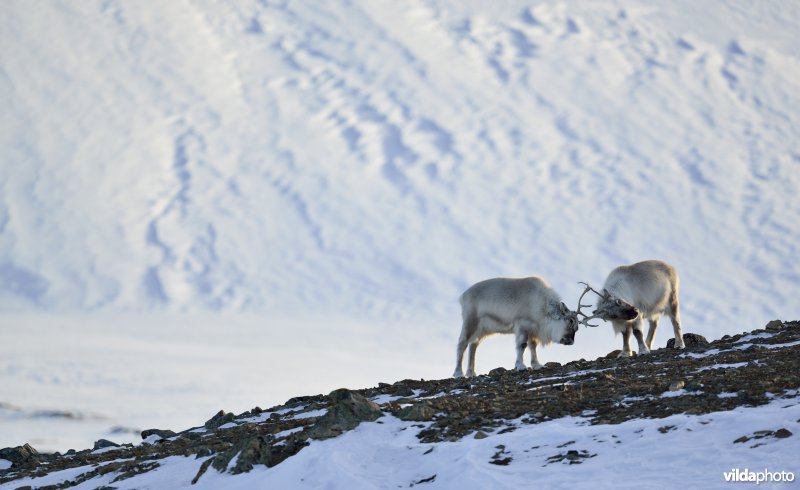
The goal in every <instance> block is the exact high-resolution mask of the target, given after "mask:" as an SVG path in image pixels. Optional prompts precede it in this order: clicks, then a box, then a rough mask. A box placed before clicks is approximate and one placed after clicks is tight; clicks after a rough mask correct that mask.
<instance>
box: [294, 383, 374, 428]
mask: <svg viewBox="0 0 800 490" xmlns="http://www.w3.org/2000/svg"><path fill="white" fill-rule="evenodd" d="M328 400H329V401H330V404H331V405H330V408H329V409H328V412H327V413H326V414H325V415H323V416H322V417H320V419H319V420H317V422H316V423H315V424H314V425H313V426H312V427H311V428H310V429H309V430H308V435H309V437H312V438H314V439H328V438H331V437H336V436H338V435H339V434H341V433H343V432H346V431H348V430H352V429H354V428H356V427H357V426H358V424H360V423H361V422H365V421H369V422H372V421H375V420H377V419H378V418H380V417H381V416H383V412H381V408H380V407H379V406H378V405H377V404H375V402H373V401H371V400H368V399H366V398H364V397H363V396H361V395H359V394H358V393H354V392H351V391H349V390H347V389H344V388H341V389H338V390H335V391H333V392H331V394H330V395H328Z"/></svg>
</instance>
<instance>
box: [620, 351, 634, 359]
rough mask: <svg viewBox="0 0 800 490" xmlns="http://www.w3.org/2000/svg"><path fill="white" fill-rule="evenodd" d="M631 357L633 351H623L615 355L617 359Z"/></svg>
mask: <svg viewBox="0 0 800 490" xmlns="http://www.w3.org/2000/svg"><path fill="white" fill-rule="evenodd" d="M623 357H633V351H629V350H623V351H620V353H619V354H618V355H617V358H623Z"/></svg>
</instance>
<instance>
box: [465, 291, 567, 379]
mask: <svg viewBox="0 0 800 490" xmlns="http://www.w3.org/2000/svg"><path fill="white" fill-rule="evenodd" d="M582 297H583V296H581V298H582ZM460 302H461V316H462V317H463V320H464V322H463V324H462V327H461V335H460V337H459V339H458V347H457V348H456V370H455V372H454V373H453V377H456V378H459V377H461V376H462V371H461V364H462V360H463V358H464V350H465V349H466V348H467V345H469V366H468V368H467V376H468V377H469V376H475V351H476V350H477V348H478V344H480V342H481V340H483V339H484V338H485V337H487V336H489V335H493V334H498V333H501V334H514V336H515V337H516V349H517V362H516V365H515V368H516V369H517V370H524V369H525V364H524V363H523V362H522V355H523V353H524V352H525V347H527V348H528V349H529V350H530V351H531V368H532V369H541V368H542V365H541V364H540V363H539V359H538V358H537V357H536V347H537V346H538V345H539V344H540V343H541V344H544V345H548V344H550V343H551V342H553V341H558V342H559V343H561V344H564V345H572V344H573V342H574V341H575V332H576V331H577V330H578V326H579V325H580V323H581V322H579V321H578V315H577V313H576V312H574V311H570V309H569V308H567V305H565V304H564V303H563V302H562V301H561V298H560V297H559V295H558V294H557V293H556V292H555V291H554V290H553V288H551V287H550V286H549V285H548V284H547V282H545V280H544V279H542V278H541V277H525V278H521V279H507V278H502V277H498V278H494V279H487V280H485V281H481V282H479V283H477V284H475V285H473V286H472V287H470V288H469V289H467V290H466V291H464V294H462V295H461V298H460ZM578 303H580V300H579V301H578Z"/></svg>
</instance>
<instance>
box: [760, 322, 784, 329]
mask: <svg viewBox="0 0 800 490" xmlns="http://www.w3.org/2000/svg"><path fill="white" fill-rule="evenodd" d="M764 329H766V330H769V331H770V332H776V331H778V330H782V329H783V322H782V321H780V320H772V321H771V322H769V323H767V325H766V326H765V327H764Z"/></svg>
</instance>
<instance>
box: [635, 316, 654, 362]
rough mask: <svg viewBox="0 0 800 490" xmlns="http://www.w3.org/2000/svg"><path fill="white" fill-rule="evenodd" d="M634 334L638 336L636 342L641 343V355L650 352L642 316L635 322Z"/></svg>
mask: <svg viewBox="0 0 800 490" xmlns="http://www.w3.org/2000/svg"><path fill="white" fill-rule="evenodd" d="M633 336H634V337H636V342H637V343H638V344H639V355H640V356H641V355H643V354H649V353H650V349H648V348H647V346H646V345H645V344H644V331H643V328H642V318H641V317H639V318H637V319H636V320H634V323H633Z"/></svg>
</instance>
